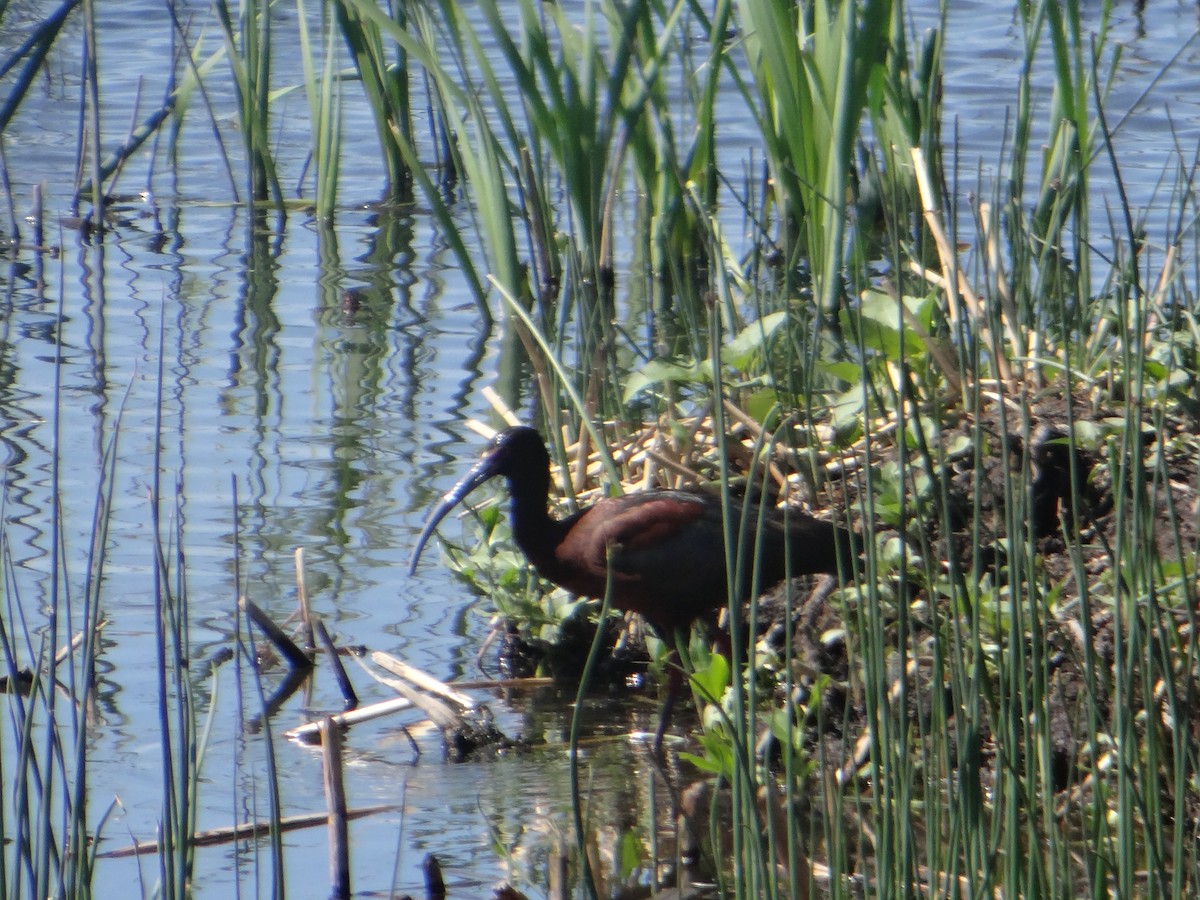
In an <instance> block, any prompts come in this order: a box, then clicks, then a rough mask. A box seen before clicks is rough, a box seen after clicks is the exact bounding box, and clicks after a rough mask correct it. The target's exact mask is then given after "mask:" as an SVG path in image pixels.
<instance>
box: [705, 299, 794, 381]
mask: <svg viewBox="0 0 1200 900" xmlns="http://www.w3.org/2000/svg"><path fill="white" fill-rule="evenodd" d="M787 316H788V314H787V313H786V312H774V313H770V314H768V315H765V316H763V317H762V318H761V319H759V320H758V321H757V322H752V323H750V324H749V325H747V326H746V327H745V328H743V329H742V330H741V331H740V332H738V334H737V336H736V337H734V339H733V340H731V341H730V342H729V343H727V344H726V345H725V346H724V347H722V348H721V362H723V363H725V365H727V366H731V367H733V368H734V369H737V370H738V371H739V372H745V371H746V370H748V369H749V368H750V367H751V366H753V365H754V362H755V359H757V358H760V357H761V356H762V355H763V354H765V353H766V350H767V346H768V345H769V343H770V340H771V336H772V335H773V334H774V333H775V332H776V330H777V329H778V328H779V326H780V325H782V324H783V323H784V322H786V321H787Z"/></svg>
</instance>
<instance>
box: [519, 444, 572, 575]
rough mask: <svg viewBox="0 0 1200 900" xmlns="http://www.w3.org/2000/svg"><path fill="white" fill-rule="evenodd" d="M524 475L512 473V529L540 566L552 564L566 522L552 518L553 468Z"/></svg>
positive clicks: (533, 560) (521, 546)
mask: <svg viewBox="0 0 1200 900" xmlns="http://www.w3.org/2000/svg"><path fill="white" fill-rule="evenodd" d="M522 475H523V476H524V477H517V478H513V477H512V476H509V479H508V492H509V495H510V496H511V497H512V506H511V510H512V529H513V537H514V538H516V541H517V546H518V547H520V548H521V552H522V553H524V554H525V555H526V556H527V557H528V558H529V561H530V562H532V563H533V564H534V566H536V567H537V568H538V569H540V570H545V569H546V567H547V566H549V565H551V564H552V561H553V559H554V551H555V549H557V547H558V545H559V544H560V543H562V538H563V528H562V523H561V522H559V521H557V520H556V519H553V518H551V516H550V512H549V510H548V508H547V507H548V505H549V501H550V468H549V464H548V463H547V467H546V468H545V469H544V470H543V469H540V468H538V469H529V470H526V471H525V472H524V473H522Z"/></svg>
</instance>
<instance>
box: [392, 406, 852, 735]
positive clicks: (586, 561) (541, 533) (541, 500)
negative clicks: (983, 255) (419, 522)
mask: <svg viewBox="0 0 1200 900" xmlns="http://www.w3.org/2000/svg"><path fill="white" fill-rule="evenodd" d="M497 475H501V476H503V477H504V478H505V480H506V481H507V482H508V491H509V494H510V496H511V498H512V513H511V518H512V529H513V536H514V538H515V539H516V542H517V546H518V547H519V548H520V549H521V552H522V553H524V554H525V556H526V557H527V558H528V559H529V561H530V563H532V564H533V567H534V568H535V569H537V571H538V573H539V574H540V575H541V576H542V577H543V578H546V579H547V580H549V581H552V582H554V583H555V584H557V585H559V586H561V587H563V588H565V589H566V590H568V591H570V592H571V593H574V594H578V595H580V596H584V597H596V598H602V597H603V596H604V593H605V588H606V586H607V584H608V579H609V572H610V567H611V573H612V595H611V596H612V604H613V606H615V607H616V608H618V609H622V610H626V611H630V612H636V613H638V614H640V615H641V616H642V618H644V619H645V620H646V621H647V622H648V623H649V624H650V625H651V626H652V627H653V628H654V629H655V631H657V632H658V633H659V636H660V637H662V638H663V639H664V640H666V641H668V642H670V641H671V640H672V639H673V634H674V631H675V630H676V629H677V628H686V627H687V626H689V625H691V624H692V622H694V621H696V620H697V619H704V620H708V621H713V620H714V619H715V613H716V612H717V611H718V610H720V609H721V607H723V606H725V605H726V604H727V603H728V602H729V599H730V597H729V592H728V586H727V579H726V574H725V573H726V566H725V560H726V554H725V526H724V519H723V515H724V514H723V512H722V505H721V499H720V497H718V496H716V495H713V494H706V493H699V492H697V493H692V492H689V491H669V490H652V491H642V492H640V493H632V494H626V495H625V496H622V497H610V498H606V499H603V500H599V501H597V502H596V503H595V504H593V505H592V506H590V507H588V508H587V509H582V510H580V511H579V512H577V513H575V514H574V515H572V516H568V517H567V518H565V519H555V518H553V517H551V515H550V513H549V511H548V508H547V507H548V504H549V494H550V455H549V453H547V451H546V445H545V444H544V443H543V442H542V439H541V437H540V436H539V435H538V433H537V432H536V431H534V430H533V429H532V428H526V427H518V428H510V429H508V430H507V431H503V432H501V433H500V434H499V435H497V436H496V437H495V439H494V440H493V441H492V443H491V445H490V446H489V447H488V449H487V451H486V452H485V453H484V454H483V456H482V457H481V458H480V459H479V461H478V462H477V463H476V464H475V465H474V466H472V467H471V470H470V471H469V472H467V474H466V475H465V476H464V477H463V478H462V480H461V481H459V482H458V484H456V485H455V486H454V487H453V488H451V490H450V491H449V492H448V493H447V494H446V495H445V496H444V497H443V498H442V500H441V502H440V503H438V505H437V506H436V507H435V508H434V509H433V511H432V512H431V513H430V514H429V518H428V520H427V521H426V523H425V527H424V529H422V531H421V535H420V537H419V538H418V539H417V546H416V549H415V550H413V555H412V561H411V564H410V567H409V573H410V574H411V573H412V572H413V571H415V570H416V567H417V562H418V560H419V559H420V556H421V551H422V550H423V549H424V547H425V544H426V542H427V541H428V540H429V537H430V536H431V535H432V534H433V532H434V529H436V528H437V526H438V523H439V522H441V520H442V519H443V518H445V516H446V514H447V513H449V512H450V510H451V509H453V508H454V507H455V506H457V505H458V504H459V503H460V502H462V500H463V498H465V497H466V496H467V495H468V494H469V493H471V491H473V490H474V489H475V488H477V487H479V486H480V485H481V484H483V483H484V482H485V481H487V480H489V479H491V478H494V477H496V476H497ZM729 508H730V513H731V519H732V522H733V523H734V528H737V527H738V526H739V524H740V523H741V522H742V520H743V519H745V521H746V524H745V526H744V532H745V534H746V536H747V539H746V540H743V541H742V542H741V544H742V546H743V550H742V559H743V560H744V563H743V565H741V566H739V567H738V570H739V571H740V572H742V573H743V577H741V579H740V580H739V583H738V585H737V596H736V597H735V598H734V599H735V600H738V601H741V600H744V599H746V598H747V597H748V596H749V594H750V591H751V588H752V583H753V582H752V580H751V566H750V563H751V561H752V560H755V559H757V566H758V589H759V590H760V591H765V590H767V589H768V588H770V587H772V586H774V585H775V584H777V583H778V582H780V581H782V580H783V579H784V578H785V577H787V576H788V575H811V574H817V573H829V574H837V573H839V572H841V573H843V575H845V576H846V577H847V578H848V577H849V576H850V573H851V572H852V570H853V567H854V560H855V557H856V555H857V550H858V547H857V539H856V537H855V536H854V535H853V534H851V533H850V532H849V531H847V530H845V529H843V528H838V527H837V526H835V525H832V524H831V523H829V522H824V521H821V520H820V519H814V518H813V517H812V516H807V515H804V514H802V513H796V512H793V513H791V514H789V515H788V516H787V517H786V520H785V518H784V517H783V516H782V515H780V514H779V513H777V512H776V511H771V512H769V513H768V514H767V515H766V516H765V517H764V521H763V523H762V524H761V530H760V528H759V522H758V519H759V515H758V510H757V508H756V507H755V508H751V509H749V510H746V512H748V513H749V515H745V516H743V515H742V513H743V509H742V507H741V505H740V504H739V503H738V501H736V500H732V501H730V503H729ZM756 536H757V544H758V546H757V549H756V548H755V542H756ZM670 699H671V698H670V695H669V696H668V702H670ZM663 725H665V719H664V721H663V722H662V723H661V724H660V734H659V736H660V737H661V731H662V726H663Z"/></svg>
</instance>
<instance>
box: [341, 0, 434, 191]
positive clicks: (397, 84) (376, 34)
mask: <svg viewBox="0 0 1200 900" xmlns="http://www.w3.org/2000/svg"><path fill="white" fill-rule="evenodd" d="M333 8H334V12H335V13H336V15H337V23H338V28H339V30H340V31H341V33H342V38H343V39H344V40H345V42H346V46H347V47H349V48H350V55H351V56H352V57H353V59H354V66H355V68H356V70H357V71H358V75H359V78H360V79H361V82H362V86H363V92H364V93H365V94H366V98H367V103H368V105H369V107H370V110H371V112H372V114H373V117H374V121H375V129H376V132H377V133H378V135H379V150H380V155H381V156H382V158H383V163H384V168H385V170H386V171H387V186H386V189H385V194H386V196H388V197H391V198H394V199H397V200H406V199H409V197H410V194H411V186H412V180H413V176H414V175H416V174H417V173H418V172H421V171H423V168H424V167H423V166H422V165H420V163H419V162H416V161H415V159H414V157H415V153H408V152H406V150H410V149H411V148H412V147H413V145H414V141H415V136H414V133H413V122H412V108H411V86H410V79H411V73H410V71H409V53H410V52H411V49H412V47H411V45H410V44H408V43H407V42H406V41H400V40H394V41H393V45H392V47H390V48H389V47H388V46H386V45H385V42H384V39H383V36H384V33H385V32H387V31H389V30H392V29H394V30H395V31H396V32H399V33H401V34H404V35H405V37H406V38H407V36H408V30H409V28H410V18H411V15H412V14H413V13H416V12H417V11H418V10H417V7H415V6H412V7H411V9H410V5H409V4H405V3H401V2H394V3H391V4H389V9H388V11H387V12H386V13H385V12H383V11H381V10H380V9H379V8H378V7H377V6H376V5H375V4H369V5H368V4H363V3H357V2H353V0H351V2H341V0H339V2H337V3H335V4H334V7H333ZM385 23H386V27H384V25H385Z"/></svg>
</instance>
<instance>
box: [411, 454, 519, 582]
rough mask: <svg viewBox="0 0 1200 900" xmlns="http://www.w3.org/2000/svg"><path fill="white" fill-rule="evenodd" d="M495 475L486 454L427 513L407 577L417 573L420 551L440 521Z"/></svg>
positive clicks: (488, 455)
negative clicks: (427, 516)
mask: <svg viewBox="0 0 1200 900" xmlns="http://www.w3.org/2000/svg"><path fill="white" fill-rule="evenodd" d="M497 474H499V473H498V472H497V470H496V464H495V460H494V458H493V457H492V455H491V454H490V453H489V454H486V455H485V456H484V457H483V458H482V459H480V460H479V462H477V463H475V465H473V466H471V468H470V471H468V472H467V474H466V475H464V476H463V477H462V480H460V481H459V482H458V484H456V485H455V486H454V487H452V488H450V490H448V491H447V492H446V493H445V495H444V496H443V497H442V499H441V500H439V501H438V505H437V506H435V507H434V508H433V510H432V511H431V512H430V513H429V518H428V519H426V520H425V527H424V528H422V529H421V536H420V537H418V538H417V546H416V547H415V548H414V549H413V553H412V558H411V559H410V560H409V563H408V574H409V575H412V574H413V573H414V572H416V571H417V563H418V562H419V561H420V559H421V551H422V550H424V549H425V544H426V543H428V541H429V538H430V536H431V535H432V534H433V532H434V531H435V530H436V529H437V527H438V524H439V523H440V522H441V521H442V519H444V518H446V515H447V514H448V513H449V512H450V510H452V509H454V507H456V506H458V504H460V503H462V501H463V499H464V498H465V497H466V496H467V494H469V493H471V491H473V490H475V488H477V487H479V486H480V485H481V484H483V483H484V482H485V481H487V480H488V479H489V478H492V477H493V476H495V475H497Z"/></svg>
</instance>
